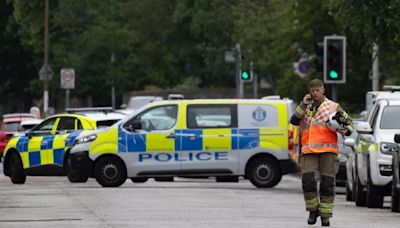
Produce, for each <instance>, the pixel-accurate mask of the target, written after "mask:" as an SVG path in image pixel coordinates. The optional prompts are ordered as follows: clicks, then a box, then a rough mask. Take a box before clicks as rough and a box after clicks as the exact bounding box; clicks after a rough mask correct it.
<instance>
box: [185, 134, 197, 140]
mask: <svg viewBox="0 0 400 228" xmlns="http://www.w3.org/2000/svg"><path fill="white" fill-rule="evenodd" d="M187 137H188V138H189V139H190V140H195V139H196V135H195V134H188V135H187Z"/></svg>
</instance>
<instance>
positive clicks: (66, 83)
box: [60, 68, 75, 89]
mask: <svg viewBox="0 0 400 228" xmlns="http://www.w3.org/2000/svg"><path fill="white" fill-rule="evenodd" d="M60 82H61V89H75V70H74V69H72V68H63V69H61V74H60Z"/></svg>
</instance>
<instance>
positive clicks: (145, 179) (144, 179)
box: [130, 177, 149, 183]
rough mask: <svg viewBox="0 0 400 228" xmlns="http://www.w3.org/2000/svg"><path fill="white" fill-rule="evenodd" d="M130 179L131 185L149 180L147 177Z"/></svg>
mask: <svg viewBox="0 0 400 228" xmlns="http://www.w3.org/2000/svg"><path fill="white" fill-rule="evenodd" d="M130 179H131V181H132V182H133V183H144V182H146V181H148V180H149V178H147V177H131V178H130Z"/></svg>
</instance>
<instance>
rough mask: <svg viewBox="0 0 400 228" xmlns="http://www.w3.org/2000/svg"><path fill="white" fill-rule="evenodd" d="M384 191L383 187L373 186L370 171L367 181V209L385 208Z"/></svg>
mask: <svg viewBox="0 0 400 228" xmlns="http://www.w3.org/2000/svg"><path fill="white" fill-rule="evenodd" d="M368 170H369V169H368ZM383 197H384V189H383V187H381V186H376V185H373V183H372V181H371V177H370V171H368V181H367V207H369V208H382V207H383Z"/></svg>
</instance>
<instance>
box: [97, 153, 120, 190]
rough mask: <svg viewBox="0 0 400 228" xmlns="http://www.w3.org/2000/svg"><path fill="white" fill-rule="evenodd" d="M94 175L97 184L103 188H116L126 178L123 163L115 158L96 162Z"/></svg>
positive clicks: (106, 158) (105, 158) (101, 159)
mask: <svg viewBox="0 0 400 228" xmlns="http://www.w3.org/2000/svg"><path fill="white" fill-rule="evenodd" d="M94 175H95V177H96V180H97V182H98V183H99V184H100V185H101V186H103V187H118V186H120V185H122V184H123V183H124V182H125V181H126V178H127V177H126V168H125V165H124V163H123V162H122V161H121V160H119V159H117V158H115V157H104V158H100V160H99V161H98V162H96V166H95V168H94Z"/></svg>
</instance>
